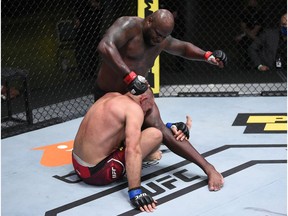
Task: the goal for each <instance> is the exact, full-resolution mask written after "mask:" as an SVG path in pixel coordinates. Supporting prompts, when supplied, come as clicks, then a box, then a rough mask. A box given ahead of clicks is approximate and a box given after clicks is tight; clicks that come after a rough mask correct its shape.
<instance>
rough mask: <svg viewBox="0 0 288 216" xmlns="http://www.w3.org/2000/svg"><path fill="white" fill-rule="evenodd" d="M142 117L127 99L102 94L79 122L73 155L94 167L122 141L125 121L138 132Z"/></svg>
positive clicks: (120, 96) (136, 106) (138, 108)
mask: <svg viewBox="0 0 288 216" xmlns="http://www.w3.org/2000/svg"><path fill="white" fill-rule="evenodd" d="M132 113H133V116H132ZM143 115H144V114H143V111H142V109H141V107H140V106H139V105H138V104H137V103H136V102H135V101H134V100H132V99H131V98H130V97H127V96H126V95H121V94H119V93H108V94H106V95H105V96H103V97H102V98H101V99H99V100H97V102H96V103H95V104H94V105H93V106H92V107H91V108H90V109H89V110H88V112H87V114H86V115H85V117H84V119H83V121H82V122H81V125H80V127H79V130H78V132H77V135H76V138H75V141H74V148H73V150H74V152H75V153H76V154H77V155H78V156H79V157H80V158H81V159H82V160H84V161H85V162H87V163H90V164H97V163H98V162H100V161H101V160H102V159H104V158H105V157H107V156H108V155H109V154H110V153H111V152H113V151H114V150H115V149H117V147H119V145H120V144H121V143H122V142H123V141H124V139H125V126H126V124H127V121H131V119H132V120H133V119H134V120H135V122H133V124H135V125H134V126H133V127H134V129H135V130H137V128H139V130H140V132H141V125H142V122H143V118H144V117H143ZM134 120H133V121H134Z"/></svg>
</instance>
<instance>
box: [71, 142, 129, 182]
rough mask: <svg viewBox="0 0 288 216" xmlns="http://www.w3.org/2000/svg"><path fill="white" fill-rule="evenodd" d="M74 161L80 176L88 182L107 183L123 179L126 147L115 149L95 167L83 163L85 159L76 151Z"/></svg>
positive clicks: (73, 156)
mask: <svg viewBox="0 0 288 216" xmlns="http://www.w3.org/2000/svg"><path fill="white" fill-rule="evenodd" d="M72 162H73V166H74V169H75V171H76V173H77V174H78V176H79V177H80V178H81V179H82V180H83V181H84V182H85V183H87V184H92V185H107V184H110V183H112V182H114V181H116V180H118V179H121V178H122V177H123V175H124V174H125V166H124V164H125V150H124V148H120V149H118V150H116V151H114V152H113V153H112V154H111V155H109V156H108V157H106V158H105V159H103V160H102V161H101V162H99V163H98V164H97V165H95V166H93V167H89V166H85V165H83V161H82V160H81V159H80V158H79V157H78V156H77V155H75V153H74V152H73V154H72ZM84 163H85V162H84Z"/></svg>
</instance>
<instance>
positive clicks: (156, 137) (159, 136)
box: [151, 128, 163, 142]
mask: <svg viewBox="0 0 288 216" xmlns="http://www.w3.org/2000/svg"><path fill="white" fill-rule="evenodd" d="M151 130H152V132H151V135H152V136H153V139H154V140H157V141H158V142H162V139H163V134H162V132H161V131H160V130H159V129H157V128H151Z"/></svg>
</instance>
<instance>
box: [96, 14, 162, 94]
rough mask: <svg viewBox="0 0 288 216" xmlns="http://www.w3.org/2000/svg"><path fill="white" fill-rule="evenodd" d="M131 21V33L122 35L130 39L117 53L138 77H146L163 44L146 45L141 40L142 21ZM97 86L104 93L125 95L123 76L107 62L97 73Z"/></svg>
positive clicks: (142, 39)
mask: <svg viewBox="0 0 288 216" xmlns="http://www.w3.org/2000/svg"><path fill="white" fill-rule="evenodd" d="M130 19H133V21H132V22H133V27H134V29H133V31H128V30H127V32H125V33H122V35H125V36H126V37H127V35H128V37H129V38H130V39H129V40H127V41H125V43H124V44H123V45H121V47H117V48H118V52H119V54H120V56H121V58H122V60H123V61H124V63H125V64H126V65H127V66H128V67H129V68H130V69H131V71H135V72H136V73H137V74H138V75H142V76H145V77H146V76H147V75H148V72H149V70H150V69H151V68H152V67H153V65H154V61H155V59H156V57H157V56H158V55H159V54H160V53H161V51H162V50H163V46H164V43H161V44H158V45H155V46H151V45H147V44H146V43H145V41H144V38H143V33H142V22H143V19H141V18H138V17H132V18H130ZM97 84H98V86H99V87H100V88H101V89H103V90H105V91H118V92H121V93H125V92H126V91H127V90H126V85H125V84H124V82H123V75H122V73H120V72H118V71H114V70H113V69H112V68H111V67H110V66H109V62H106V61H103V62H102V65H101V67H100V70H99V72H98V78H97Z"/></svg>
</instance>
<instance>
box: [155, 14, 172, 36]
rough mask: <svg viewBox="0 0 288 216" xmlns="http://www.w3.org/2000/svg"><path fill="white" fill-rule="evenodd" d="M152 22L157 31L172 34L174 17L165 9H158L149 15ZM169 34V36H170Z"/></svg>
mask: <svg viewBox="0 0 288 216" xmlns="http://www.w3.org/2000/svg"><path fill="white" fill-rule="evenodd" d="M151 18H152V22H153V24H154V25H155V26H157V28H158V29H161V30H163V31H165V32H170V33H171V32H172V31H173V28H174V16H173V14H172V13H171V12H170V11H168V10H166V9H159V10H157V11H155V12H154V13H153V14H151ZM170 33H169V34H170Z"/></svg>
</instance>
